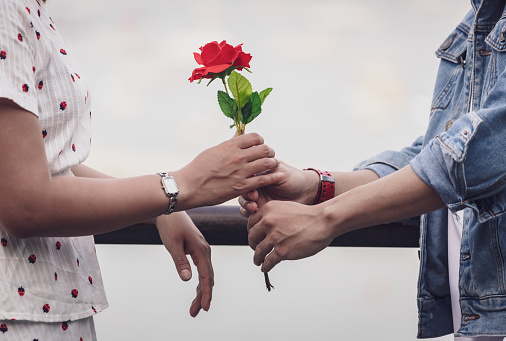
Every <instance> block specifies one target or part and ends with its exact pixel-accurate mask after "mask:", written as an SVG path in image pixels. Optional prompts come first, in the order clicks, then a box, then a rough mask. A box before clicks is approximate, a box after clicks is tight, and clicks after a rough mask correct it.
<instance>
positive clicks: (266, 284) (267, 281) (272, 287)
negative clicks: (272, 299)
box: [264, 272, 274, 291]
mask: <svg viewBox="0 0 506 341" xmlns="http://www.w3.org/2000/svg"><path fill="white" fill-rule="evenodd" d="M264 278H265V286H266V287H267V291H271V289H274V285H272V284H271V281H270V280H269V273H268V272H264Z"/></svg>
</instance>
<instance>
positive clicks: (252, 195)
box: [244, 189, 259, 201]
mask: <svg viewBox="0 0 506 341" xmlns="http://www.w3.org/2000/svg"><path fill="white" fill-rule="evenodd" d="M258 196H259V194H258V191H257V190H256V189H254V190H252V191H249V192H248V193H246V194H245V195H244V198H245V199H248V200H251V201H257V199H258Z"/></svg>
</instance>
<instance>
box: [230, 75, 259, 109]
mask: <svg viewBox="0 0 506 341" xmlns="http://www.w3.org/2000/svg"><path fill="white" fill-rule="evenodd" d="M228 87H229V89H230V91H231V92H232V95H233V96H234V99H235V101H236V103H237V107H238V108H239V110H241V109H242V107H243V106H244V105H245V104H246V103H248V101H249V98H250V97H251V93H252V92H253V89H252V87H251V83H250V82H249V80H247V79H246V77H244V76H242V75H241V74H239V73H238V72H237V71H233V72H232V73H231V74H230V77H228Z"/></svg>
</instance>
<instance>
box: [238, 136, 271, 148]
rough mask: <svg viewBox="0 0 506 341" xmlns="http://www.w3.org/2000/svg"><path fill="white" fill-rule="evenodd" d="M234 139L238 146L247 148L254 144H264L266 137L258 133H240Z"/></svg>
mask: <svg viewBox="0 0 506 341" xmlns="http://www.w3.org/2000/svg"><path fill="white" fill-rule="evenodd" d="M232 140H235V142H236V143H237V146H238V147H239V148H241V149H246V148H250V147H253V146H258V145H261V144H264V138H263V137H262V136H260V135H258V134H257V133H249V134H244V135H240V136H237V137H233V138H232Z"/></svg>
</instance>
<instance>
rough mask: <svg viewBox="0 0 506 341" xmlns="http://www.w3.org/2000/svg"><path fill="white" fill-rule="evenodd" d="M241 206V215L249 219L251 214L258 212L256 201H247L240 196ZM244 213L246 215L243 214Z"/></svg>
mask: <svg viewBox="0 0 506 341" xmlns="http://www.w3.org/2000/svg"><path fill="white" fill-rule="evenodd" d="M238 201H239V205H240V206H241V209H240V211H241V215H242V216H243V217H246V218H248V217H249V216H250V214H252V213H255V212H256V211H258V205H257V203H256V202H254V201H249V200H245V199H244V197H242V196H240V197H239V199H238ZM243 212H244V214H243Z"/></svg>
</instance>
